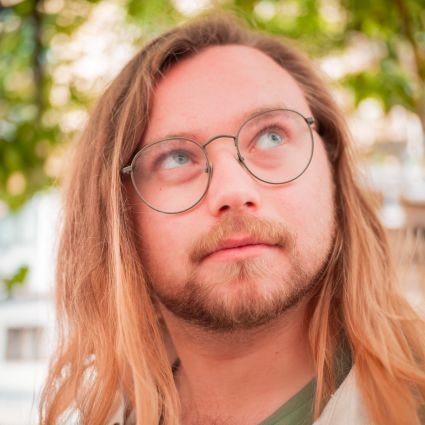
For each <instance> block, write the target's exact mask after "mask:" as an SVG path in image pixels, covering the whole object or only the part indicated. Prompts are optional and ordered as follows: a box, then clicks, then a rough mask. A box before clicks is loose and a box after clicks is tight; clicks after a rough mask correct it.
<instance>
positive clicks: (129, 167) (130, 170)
mask: <svg viewBox="0 0 425 425" xmlns="http://www.w3.org/2000/svg"><path fill="white" fill-rule="evenodd" d="M277 111H288V112H294V113H295V114H297V115H298V116H300V117H301V118H302V119H303V120H304V121H305V122H306V124H307V127H308V129H309V132H310V140H311V154H310V157H309V159H308V161H307V164H306V166H305V167H304V168H303V170H302V171H301V172H300V173H298V174H297V175H296V176H295V177H293V178H291V179H289V180H286V181H283V182H277V183H276V182H269V181H267V180H264V179H261V178H259V177H257V176H256V175H255V174H254V173H253V172H252V171H251V170H250V169H249V167H248V166H247V165H246V163H245V159H244V157H243V156H242V155H241V153H240V150H239V143H238V142H239V134H240V132H241V130H242V129H243V128H244V126H245V124H246V123H247V122H249V121H251V120H252V119H254V118H256V117H258V116H261V115H264V114H267V113H270V112H277ZM314 124H315V119H314V117H313V116H308V117H306V116H304V115H303V114H302V113H301V112H298V111H295V110H293V109H287V108H274V109H268V110H265V111H262V112H258V113H257V114H254V115H252V116H251V117H249V118H248V119H246V120H245V121H244V122H243V123H242V124H241V125H240V127H239V129H238V131H237V133H236V135H232V134H218V135H216V136H213V137H210V138H209V139H208V140H207V141H206V142H205V143H204V144H200V143H199V142H197V141H195V140H192V139H189V138H187V137H169V138H166V139H161V140H158V141H156V142H153V143H150V144H149V145H145V146H143V147H142V148H141V149H140V150H139V151H137V152H136V153H135V154H134V156H133V159H132V160H131V163H130V164H129V165H127V166H125V167H123V168H122V169H121V174H123V175H130V176H131V181H132V183H133V187H134V190H135V191H136V193H137V195H138V197H139V198H140V199H141V200H142V201H143V202H144V203H145V204H146V205H147V206H148V207H149V208H152V209H153V210H155V211H157V212H160V213H162V214H181V213H184V212H186V211H189V210H191V209H192V208H194V207H195V206H196V205H198V204H199V203H200V202H201V201H202V199H203V198H204V197H205V195H206V194H207V192H208V188H209V186H210V182H211V178H212V174H213V165H212V164H211V162H210V160H209V158H208V152H207V150H206V147H207V146H208V145H209V144H210V143H212V142H214V141H215V140H217V139H223V138H224V139H225V138H227V139H233V143H234V145H235V148H236V153H237V155H238V158H237V159H238V161H239V163H240V164H241V165H242V166H243V168H245V170H246V171H247V172H248V173H249V174H250V175H251V176H252V177H254V178H255V179H256V180H258V181H261V182H263V183H267V184H272V185H280V184H287V183H290V182H292V181H294V180H296V179H298V178H299V177H301V175H303V174H304V173H305V171H306V170H307V168H308V167H309V166H310V163H311V161H312V159H313V153H314V137H313V130H312V127H313V125H314ZM171 140H184V141H187V142H192V143H194V144H195V145H197V146H198V147H199V148H201V150H202V152H203V153H204V156H205V161H206V165H207V166H206V168H205V172H206V173H208V180H207V184H206V186H205V190H204V192H203V193H202V195H201V197H200V198H199V199H198V201H196V202H195V203H194V204H193V205H191V206H190V207H188V208H185V209H183V210H180V211H173V212H170V211H163V210H160V209H159V208H156V207H154V206H153V205H151V204H150V203H149V202H148V201H146V199H144V198H143V196H142V195H141V194H140V192H139V190H138V188H137V184H136V182H135V179H134V173H133V170H134V169H135V163H136V161H137V159H138V158H139V156H140V155H141V154H142V153H143V152H144V151H145V150H147V149H149V148H151V147H152V146H154V145H157V144H160V143H164V142H168V141H171Z"/></svg>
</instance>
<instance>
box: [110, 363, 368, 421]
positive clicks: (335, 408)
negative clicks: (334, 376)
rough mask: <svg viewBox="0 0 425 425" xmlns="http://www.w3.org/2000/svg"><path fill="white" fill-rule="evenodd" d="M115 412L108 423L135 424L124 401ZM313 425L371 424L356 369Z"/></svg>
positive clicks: (121, 401) (120, 401)
mask: <svg viewBox="0 0 425 425" xmlns="http://www.w3.org/2000/svg"><path fill="white" fill-rule="evenodd" d="M115 404H116V407H115V408H114V411H113V412H114V413H113V414H112V416H111V417H110V419H109V420H108V422H107V423H106V425H135V420H134V417H131V416H130V418H129V419H128V420H127V421H125V420H124V409H125V406H124V402H123V400H119V399H117V400H116V403H115ZM313 425H371V423H370V422H369V421H368V419H367V415H366V411H365V408H364V406H363V403H362V401H361V395H360V392H359V389H358V387H357V383H356V376H355V372H354V369H351V371H350V373H349V374H348V375H347V377H346V378H345V379H344V381H343V382H342V384H341V385H340V386H339V388H338V389H337V390H336V391H335V393H334V395H333V396H332V398H331V399H330V400H329V402H328V404H327V405H326V407H325V409H324V410H323V412H322V414H321V415H320V417H319V418H318V419H317V420H316V421H315V422H314V424H313Z"/></svg>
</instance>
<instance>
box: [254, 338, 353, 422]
mask: <svg viewBox="0 0 425 425" xmlns="http://www.w3.org/2000/svg"><path fill="white" fill-rule="evenodd" d="M347 347H348V345H347V343H346V342H345V341H343V342H342V343H341V345H340V346H339V348H338V350H337V353H336V356H335V374H336V386H337V387H339V386H340V385H341V384H342V381H343V380H344V379H345V378H346V376H347V375H348V372H349V371H350V369H351V366H352V359H351V354H350V350H349V349H348V348H347ZM315 390H316V379H315V378H314V379H312V380H311V381H310V382H309V383H308V384H307V385H305V386H304V387H303V388H301V390H300V391H298V392H297V393H296V394H295V395H294V396H292V397H291V398H290V399H289V400H288V401H287V402H286V403H285V404H283V405H282V406H281V407H279V409H277V410H276V411H275V412H274V413H272V414H271V415H270V416H269V417H268V418H267V419H265V420H264V421H263V422H261V423H260V424H259V425H312V423H313V422H314V418H313V409H314V392H315Z"/></svg>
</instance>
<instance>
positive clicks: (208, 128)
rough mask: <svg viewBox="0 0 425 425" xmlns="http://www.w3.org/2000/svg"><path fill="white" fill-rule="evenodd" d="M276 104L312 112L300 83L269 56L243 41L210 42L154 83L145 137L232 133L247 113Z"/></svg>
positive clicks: (273, 106) (204, 135)
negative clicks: (217, 43)
mask: <svg viewBox="0 0 425 425" xmlns="http://www.w3.org/2000/svg"><path fill="white" fill-rule="evenodd" d="M275 107H286V108H289V109H295V110H297V111H299V112H301V113H303V114H304V115H310V114H311V113H310V111H309V107H308V104H307V101H306V99H305V97H304V94H303V92H302V90H301V88H300V87H299V85H298V84H297V83H296V81H295V80H294V79H293V78H292V77H291V75H290V74H289V73H288V72H287V71H286V70H285V69H283V68H282V67H281V66H279V65H278V64H277V63H276V62H274V61H273V60H272V59H271V58H270V57H269V56H267V55H265V54H264V53H262V52H261V51H259V50H257V49H254V48H251V47H246V46H239V45H227V46H214V47H209V48H207V49H205V50H203V51H201V52H200V53H198V54H196V55H195V56H192V57H190V58H187V59H184V60H183V61H181V62H179V63H178V64H176V65H175V66H174V67H173V68H172V69H171V70H169V71H168V72H167V73H166V74H165V76H164V77H163V78H162V80H160V82H159V83H158V84H157V86H156V88H155V91H154V96H153V104H152V109H151V116H150V119H149V124H148V128H147V132H146V138H148V139H151V138H153V139H155V138H157V139H158V138H161V137H164V136H165V135H168V134H178V133H180V132H187V131H190V132H192V133H196V134H199V136H203V137H209V136H211V135H212V133H213V132H232V131H236V130H237V125H238V124H240V120H242V119H243V118H245V117H247V116H248V115H249V114H250V113H254V112H256V111H258V110H259V109H262V108H275Z"/></svg>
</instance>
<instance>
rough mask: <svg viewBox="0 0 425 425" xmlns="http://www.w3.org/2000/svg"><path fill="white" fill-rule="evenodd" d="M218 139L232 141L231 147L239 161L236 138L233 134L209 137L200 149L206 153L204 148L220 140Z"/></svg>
mask: <svg viewBox="0 0 425 425" xmlns="http://www.w3.org/2000/svg"><path fill="white" fill-rule="evenodd" d="M220 139H232V140H233V146H234V148H235V150H236V154H237V158H238V159H239V160H241V159H242V158H241V156H240V153H239V150H238V146H237V138H236V136H234V135H233V134H217V135H216V136H214V137H211V138H210V139H208V140H207V141H206V142H205V143H204V144H203V145H202V147H203V148H204V149H205V152H206V151H207V150H206V148H207V146H209V145H210V144H211V143H212V142H215V141H216V140H220Z"/></svg>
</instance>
